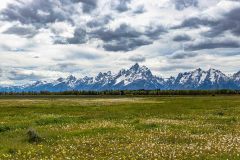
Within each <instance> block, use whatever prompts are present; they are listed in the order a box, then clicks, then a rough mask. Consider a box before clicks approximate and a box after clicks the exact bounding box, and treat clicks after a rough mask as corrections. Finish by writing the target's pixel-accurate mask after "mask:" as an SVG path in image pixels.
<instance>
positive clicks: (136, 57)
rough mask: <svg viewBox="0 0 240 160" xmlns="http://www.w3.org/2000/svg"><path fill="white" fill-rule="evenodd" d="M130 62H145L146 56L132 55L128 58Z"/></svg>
mask: <svg viewBox="0 0 240 160" xmlns="http://www.w3.org/2000/svg"><path fill="white" fill-rule="evenodd" d="M129 60H130V61H132V62H145V61H146V58H145V57H144V56H142V55H133V56H131V57H130V58H129Z"/></svg>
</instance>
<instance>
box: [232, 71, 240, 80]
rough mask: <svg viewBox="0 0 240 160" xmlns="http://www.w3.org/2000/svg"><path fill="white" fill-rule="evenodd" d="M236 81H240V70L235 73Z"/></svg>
mask: <svg viewBox="0 0 240 160" xmlns="http://www.w3.org/2000/svg"><path fill="white" fill-rule="evenodd" d="M233 79H234V81H240V71H239V72H237V73H235V74H234V75H233Z"/></svg>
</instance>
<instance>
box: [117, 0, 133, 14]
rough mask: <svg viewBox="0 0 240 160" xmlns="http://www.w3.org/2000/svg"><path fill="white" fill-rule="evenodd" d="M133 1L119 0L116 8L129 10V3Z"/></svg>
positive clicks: (121, 10) (119, 10)
mask: <svg viewBox="0 0 240 160" xmlns="http://www.w3.org/2000/svg"><path fill="white" fill-rule="evenodd" d="M130 2H131V0H118V1H117V4H116V6H115V7H114V9H116V10H117V11H118V12H125V11H128V9H129V8H128V4H129V3H130Z"/></svg>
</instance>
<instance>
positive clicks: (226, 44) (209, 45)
mask: <svg viewBox="0 0 240 160" xmlns="http://www.w3.org/2000/svg"><path fill="white" fill-rule="evenodd" d="M215 48H240V43H239V42H236V41H231V40H226V41H216V40H215V41H214V40H211V41H210V40H206V41H203V42H200V43H196V44H188V45H186V46H185V49H186V50H188V51H196V50H203V49H215Z"/></svg>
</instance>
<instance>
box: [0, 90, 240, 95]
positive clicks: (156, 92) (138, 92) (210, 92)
mask: <svg viewBox="0 0 240 160" xmlns="http://www.w3.org/2000/svg"><path fill="white" fill-rule="evenodd" d="M237 94H240V90H227V89H223V90H106V91H77V90H72V91H62V92H49V91H40V92H0V95H133V96H134V95H156V96H157V95H213V96H214V95H237Z"/></svg>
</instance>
